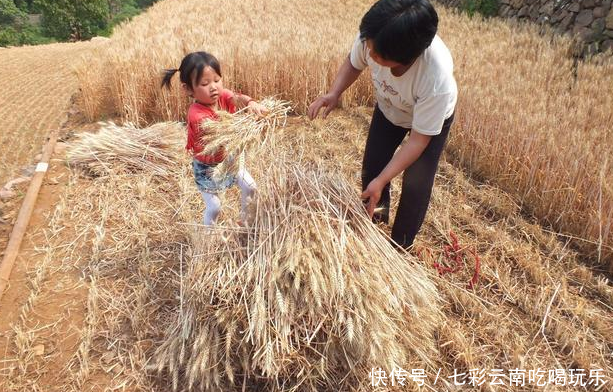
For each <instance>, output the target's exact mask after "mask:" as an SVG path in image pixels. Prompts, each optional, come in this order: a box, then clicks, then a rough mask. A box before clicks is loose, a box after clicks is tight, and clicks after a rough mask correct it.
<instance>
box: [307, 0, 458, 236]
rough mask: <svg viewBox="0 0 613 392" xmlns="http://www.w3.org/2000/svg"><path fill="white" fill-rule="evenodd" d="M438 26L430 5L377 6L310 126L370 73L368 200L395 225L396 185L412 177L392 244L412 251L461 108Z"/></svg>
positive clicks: (385, 0) (389, 2)
mask: <svg viewBox="0 0 613 392" xmlns="http://www.w3.org/2000/svg"><path fill="white" fill-rule="evenodd" d="M437 27H438V15H437V13H436V11H435V9H434V7H433V6H432V4H430V2H429V1H428V0H379V1H377V2H376V3H375V4H374V5H373V6H372V7H371V8H370V10H369V11H368V12H367V13H366V14H365V15H364V16H363V18H362V21H361V23H360V32H359V34H358V36H357V37H356V39H355V41H354V42H353V46H352V48H351V52H350V54H349V56H348V57H347V59H346V60H345V62H344V63H343V64H342V65H341V67H340V69H339V70H338V72H337V75H336V77H335V80H334V82H333V83H332V86H331V88H330V89H329V92H328V93H327V94H325V95H322V96H320V97H318V98H317V99H316V100H315V101H314V102H313V103H312V104H311V105H310V106H309V109H308V116H309V118H310V119H314V118H316V117H317V115H318V114H319V112H320V110H321V109H322V108H323V111H322V117H324V118H325V117H326V116H327V115H328V114H329V113H330V111H331V110H332V109H334V108H335V107H336V106H337V104H338V102H339V98H340V96H341V94H342V93H343V91H345V90H346V89H347V88H348V87H349V86H351V84H353V83H354V82H355V81H356V79H357V78H358V76H359V75H360V73H361V72H362V70H364V69H365V68H366V67H369V68H370V72H371V76H372V82H373V85H374V89H375V91H376V102H377V103H376V105H375V109H374V113H373V116H372V120H371V123H370V128H369V131H368V138H367V141H366V148H365V151H364V158H363V162H362V190H363V193H362V198H363V199H365V200H367V204H366V209H367V212H368V214H369V215H370V217H371V218H372V219H373V220H374V221H375V222H377V221H383V222H385V223H388V221H389V207H390V181H391V180H392V179H393V178H394V177H395V176H397V175H398V174H400V173H401V172H403V171H404V175H403V180H402V191H401V194H400V201H399V204H398V210H397V212H396V217H395V220H394V224H393V226H392V239H393V240H394V242H395V243H396V244H397V245H399V246H401V247H403V248H408V247H410V246H411V245H412V243H413V240H414V238H415V236H416V234H417V233H418V231H419V229H420V227H421V225H422V223H423V221H424V218H425V215H426V211H427V209H428V205H429V203H430V196H431V193H432V186H433V184H434V176H435V173H436V170H437V167H438V162H439V159H440V156H441V153H442V151H443V147H444V145H445V141H446V140H447V136H448V134H449V128H450V127H451V124H452V122H453V116H454V111H455V105H456V101H457V85H456V81H455V79H454V77H453V60H452V57H451V53H450V52H449V49H448V48H447V47H446V46H445V44H444V43H443V41H442V40H441V39H440V37H438V35H437V34H436V32H437ZM407 133H409V136H408V139H407V140H406V142H405V143H403V144H402V146H401V147H400V149H399V150H398V152H396V149H397V148H398V146H400V144H401V143H402V141H403V140H404V139H405V136H406V135H407Z"/></svg>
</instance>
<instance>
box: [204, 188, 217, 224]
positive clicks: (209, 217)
mask: <svg viewBox="0 0 613 392" xmlns="http://www.w3.org/2000/svg"><path fill="white" fill-rule="evenodd" d="M200 193H202V198H203V199H204V204H205V208H204V215H203V217H202V221H203V223H204V225H205V226H212V225H214V224H215V221H216V220H217V216H218V215H219V212H220V211H221V200H219V197H218V196H217V195H216V194H214V193H207V192H200Z"/></svg>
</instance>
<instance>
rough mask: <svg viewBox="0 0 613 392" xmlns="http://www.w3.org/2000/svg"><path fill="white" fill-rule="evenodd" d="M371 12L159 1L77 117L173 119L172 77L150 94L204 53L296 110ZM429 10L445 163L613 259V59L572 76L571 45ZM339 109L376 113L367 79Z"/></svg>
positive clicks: (179, 109) (85, 74)
mask: <svg viewBox="0 0 613 392" xmlns="http://www.w3.org/2000/svg"><path fill="white" fill-rule="evenodd" d="M369 5H370V1H339V2H334V3H330V2H325V1H320V2H309V3H304V2H298V1H296V2H292V3H291V5H289V3H288V2H285V1H280V0H277V1H274V0H270V1H264V2H261V1H258V2H256V1H247V2H239V1H228V2H225V3H224V6H223V7H218V6H217V5H215V4H214V3H208V4H202V3H200V2H198V1H196V0H180V1H174V2H160V3H158V4H156V6H154V7H153V8H152V9H151V10H150V11H149V12H148V13H147V15H146V16H142V17H140V18H136V19H135V20H134V21H133V22H132V23H130V24H129V25H125V26H123V27H121V28H119V29H118V30H117V31H116V33H115V35H114V37H113V38H114V42H113V44H112V45H109V47H108V48H105V51H104V53H102V52H101V54H100V55H98V56H97V58H98V59H100V63H99V64H98V65H97V66H96V65H95V64H93V63H92V62H90V61H88V63H87V64H86V65H84V66H83V67H82V68H81V69H80V71H79V75H80V80H81V84H80V85H81V88H82V90H83V94H84V106H83V109H84V111H85V112H86V113H87V114H88V115H89V117H90V118H91V119H94V118H98V117H100V116H103V115H105V114H109V113H113V114H116V115H120V116H121V117H123V118H124V119H126V120H129V121H133V122H136V123H139V124H147V123H150V122H152V121H159V120H171V119H172V120H181V119H182V116H183V113H184V112H185V107H186V104H187V102H186V100H185V99H184V97H183V96H182V94H181V92H180V90H179V88H178V86H177V83H176V80H175V88H174V89H173V90H172V93H170V94H168V93H166V92H163V91H161V90H160V89H159V88H158V84H157V81H158V80H159V79H158V78H159V74H160V71H161V70H162V69H163V68H176V67H178V64H179V62H180V59H181V58H182V56H183V55H184V54H185V53H187V52H190V51H195V50H207V51H210V52H212V53H214V54H215V55H217V56H218V57H219V58H220V60H221V63H222V68H223V70H224V71H223V72H224V76H225V78H226V80H227V85H228V86H229V87H231V88H235V89H237V90H239V91H242V92H246V93H249V94H252V95H254V96H256V97H257V96H262V95H273V94H275V95H278V96H279V97H280V98H282V99H287V100H291V101H292V102H294V104H295V106H296V109H297V111H298V112H300V113H303V112H304V109H305V108H306V107H307V106H308V104H309V103H310V102H311V101H312V100H313V99H314V97H316V96H317V95H318V94H321V93H323V92H325V91H326V88H327V87H328V86H329V85H330V82H331V80H332V78H333V77H334V74H335V72H336V69H337V66H338V65H339V64H340V62H341V61H342V60H343V59H344V57H345V56H346V55H347V53H348V51H349V48H350V43H351V42H352V39H353V38H354V37H355V34H356V33H357V28H358V25H359V20H360V17H361V15H362V14H363V13H364V11H365V10H366V9H367V8H368V6H369ZM195 9H198V10H199V12H193V10H195ZM437 9H438V12H439V14H440V19H441V23H440V29H439V34H440V35H441V37H442V38H443V40H444V41H445V42H446V43H447V44H448V46H449V47H450V49H451V51H452V53H453V55H454V59H455V60H454V61H455V75H456V78H457V80H458V84H459V103H458V106H457V116H456V124H455V126H454V130H453V131H452V133H451V140H450V147H451V148H450V149H449V150H450V152H451V153H452V156H453V157H454V158H455V160H456V162H457V163H459V164H461V165H462V166H464V167H467V168H468V169H469V170H470V171H471V172H473V173H474V174H476V175H479V176H481V177H482V178H487V179H488V180H489V181H492V183H493V184H496V185H498V186H501V187H503V188H504V189H505V190H508V191H511V192H512V193H514V194H515V195H516V196H517V197H518V200H519V201H520V203H521V204H522V206H523V208H522V211H523V213H525V214H529V215H533V216H535V217H536V218H537V219H539V220H540V221H541V222H543V223H544V224H546V225H547V226H548V227H550V229H551V230H554V231H557V232H562V233H564V234H565V235H567V236H568V238H571V240H572V241H573V245H574V246H576V247H579V248H580V249H582V251H583V252H585V254H586V257H589V258H590V259H591V263H593V264H601V265H606V264H607V263H608V262H609V261H610V260H611V257H612V255H613V230H612V227H611V222H612V221H613V219H612V218H613V189H612V187H611V183H613V167H612V166H611V165H610V164H608V161H607V157H608V156H611V155H612V151H611V146H612V145H613V140H612V138H613V131H612V130H611V128H610V124H611V123H612V120H613V117H612V116H613V114H612V112H611V110H610V108H611V107H612V104H613V82H612V79H611V78H612V77H613V76H612V75H613V62H612V61H610V60H599V61H596V60H592V61H588V62H580V63H579V64H578V65H577V66H575V61H574V59H573V57H572V55H571V52H572V43H571V41H570V40H569V39H568V38H563V37H557V36H554V35H552V33H551V32H547V31H545V32H540V31H539V29H538V28H536V27H531V26H523V25H514V24H512V23H510V22H507V21H503V20H497V19H492V20H488V21H483V20H480V19H478V18H474V19H471V18H468V17H467V16H466V15H461V14H457V13H456V12H453V11H451V10H449V9H446V8H445V7H444V6H442V5H438V6H437ZM168 15H173V16H176V17H172V18H168ZM330 15H333V17H330ZM162 21H163V23H162ZM343 103H344V104H345V105H349V104H364V103H371V86H370V83H369V81H368V75H363V76H362V77H361V79H360V80H359V82H358V83H357V84H356V85H354V86H353V87H352V88H351V89H350V90H349V91H348V92H346V93H345V95H344V99H343Z"/></svg>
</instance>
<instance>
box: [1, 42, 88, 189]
mask: <svg viewBox="0 0 613 392" xmlns="http://www.w3.org/2000/svg"><path fill="white" fill-rule="evenodd" d="M97 45H98V44H97V43H93V42H81V43H63V44H51V45H44V46H26V47H20V48H2V49H0V86H2V89H0V157H1V159H0V186H1V185H4V183H6V182H7V181H8V180H9V179H11V178H12V177H14V176H16V175H18V174H19V171H20V170H19V169H20V168H22V167H23V166H24V165H27V164H29V163H32V162H33V158H34V157H35V156H36V155H37V154H38V153H39V152H40V150H41V147H42V144H43V142H44V140H45V138H46V137H47V135H48V134H49V131H50V130H52V129H55V128H58V127H60V126H61V125H62V123H63V122H64V121H65V120H66V118H67V112H68V109H69V108H70V106H71V100H72V97H73V95H74V94H75V93H76V92H77V90H78V84H77V78H76V77H75V75H74V71H73V67H74V66H75V64H76V63H77V62H78V61H80V59H81V58H82V57H83V56H85V55H87V54H88V52H89V51H90V50H91V49H92V48H94V47H96V46H97Z"/></svg>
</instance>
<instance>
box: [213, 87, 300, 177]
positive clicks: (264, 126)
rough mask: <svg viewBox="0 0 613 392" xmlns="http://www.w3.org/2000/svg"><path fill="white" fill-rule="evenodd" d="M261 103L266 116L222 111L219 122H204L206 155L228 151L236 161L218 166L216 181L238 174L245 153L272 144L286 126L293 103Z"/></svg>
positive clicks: (273, 101) (215, 172) (230, 160)
mask: <svg viewBox="0 0 613 392" xmlns="http://www.w3.org/2000/svg"><path fill="white" fill-rule="evenodd" d="M260 103H261V104H262V105H264V106H265V107H266V108H267V109H268V111H269V112H268V113H267V114H266V115H264V116H261V117H260V116H257V115H255V114H252V113H249V112H247V110H246V108H243V109H241V110H239V111H238V112H236V113H234V114H230V113H228V112H225V111H220V112H219V113H218V114H219V120H209V121H204V122H203V123H202V124H201V127H202V129H203V130H204V131H205V134H204V135H203V140H202V141H203V145H204V149H203V151H202V154H211V153H214V152H215V151H217V150H218V149H219V148H224V149H225V150H226V151H228V152H229V153H230V156H232V157H233V158H234V159H226V160H224V161H223V162H222V163H221V164H219V165H218V166H216V167H215V169H214V170H213V175H212V177H213V178H221V177H223V176H225V175H226V174H228V173H236V171H237V170H238V168H239V166H240V162H241V157H242V155H243V153H244V151H246V150H249V149H251V148H253V147H255V146H262V145H266V144H268V143H269V142H271V141H272V140H273V138H272V137H273V135H274V131H275V129H276V128H277V126H279V125H280V126H283V125H285V121H286V119H287V114H288V113H289V111H290V110H291V109H292V108H291V106H290V104H289V102H287V101H281V100H277V99H274V98H264V99H262V100H261V101H260Z"/></svg>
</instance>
